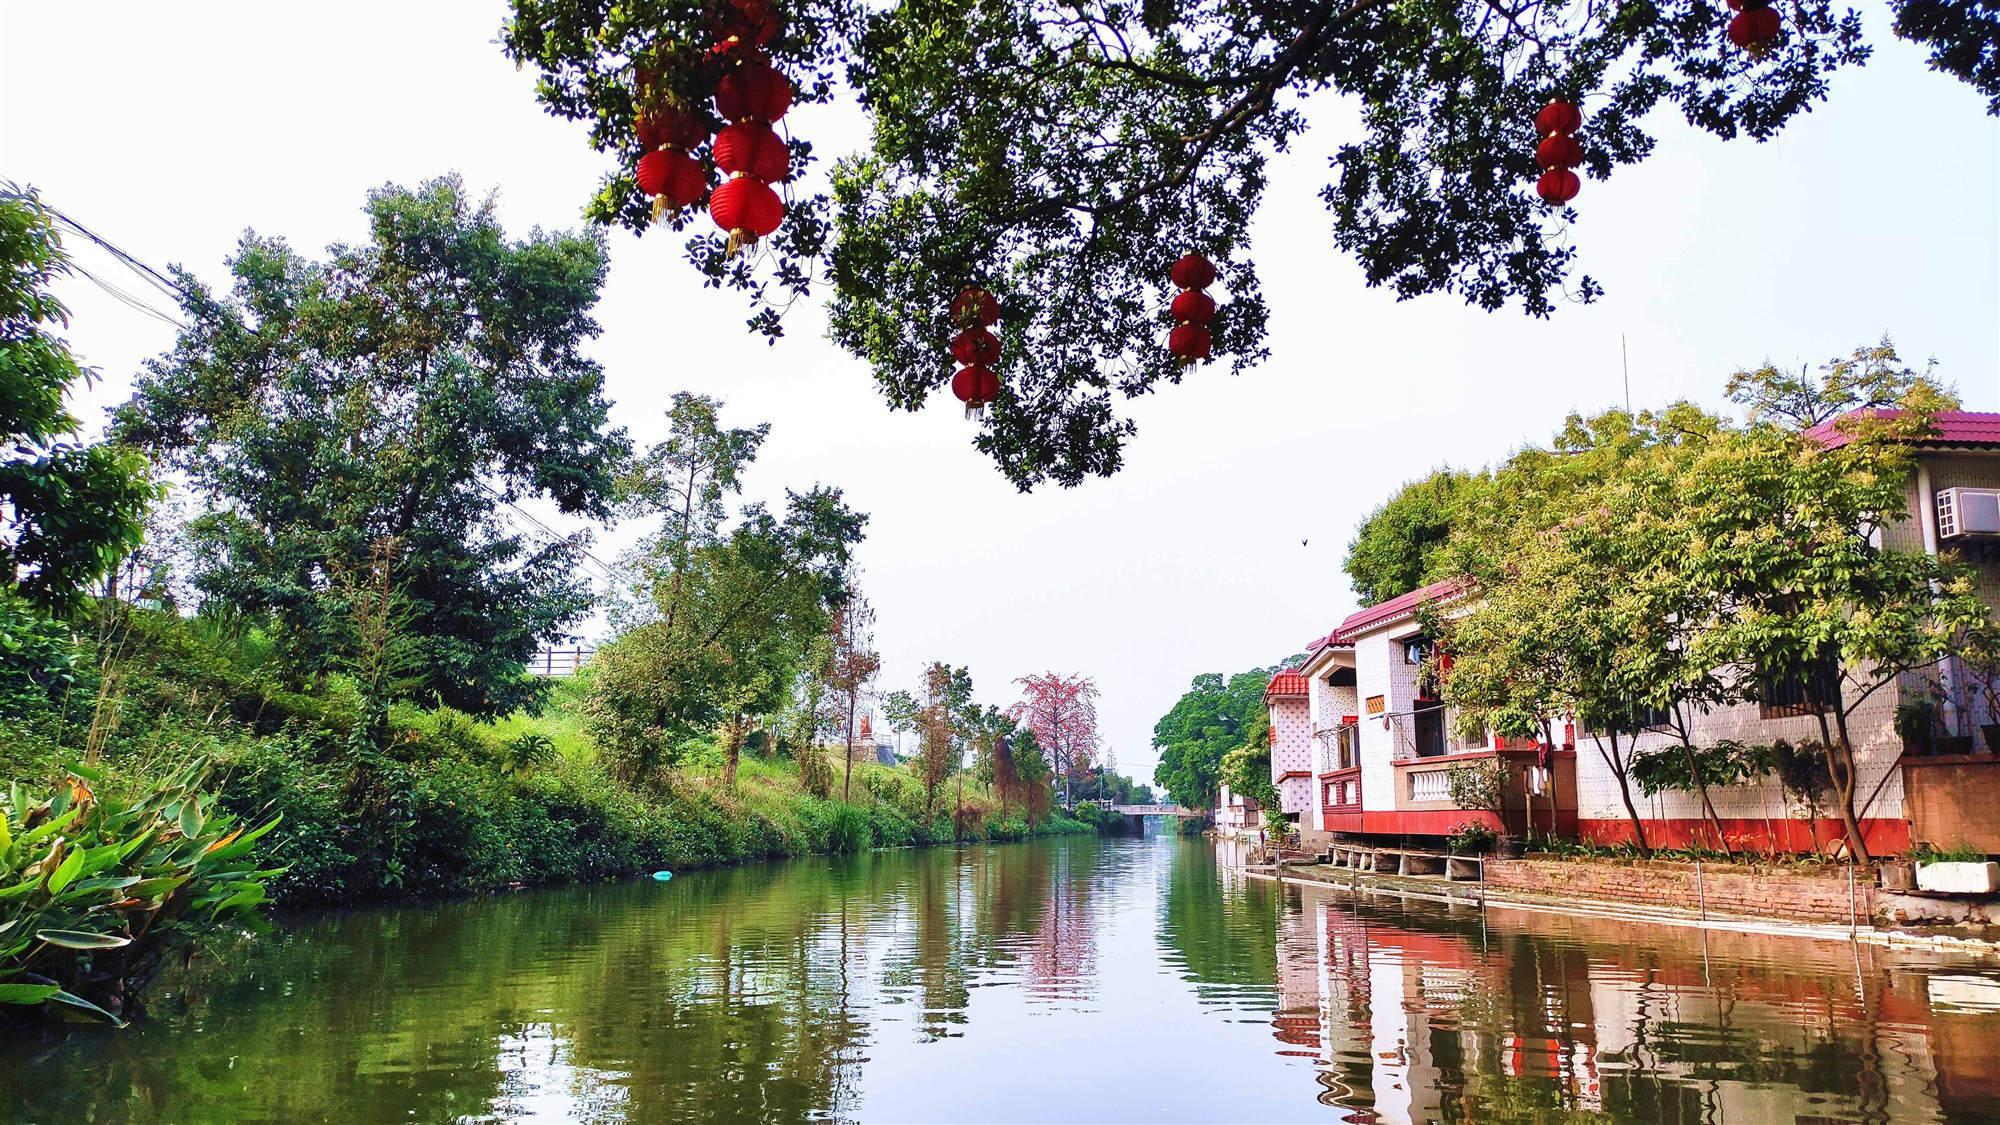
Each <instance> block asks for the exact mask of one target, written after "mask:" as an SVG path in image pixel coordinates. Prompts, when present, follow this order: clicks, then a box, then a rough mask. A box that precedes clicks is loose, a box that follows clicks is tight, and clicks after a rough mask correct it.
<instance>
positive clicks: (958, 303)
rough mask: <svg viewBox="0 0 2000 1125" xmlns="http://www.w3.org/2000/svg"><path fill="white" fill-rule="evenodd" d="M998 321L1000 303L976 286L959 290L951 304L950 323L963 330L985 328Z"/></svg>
mask: <svg viewBox="0 0 2000 1125" xmlns="http://www.w3.org/2000/svg"><path fill="white" fill-rule="evenodd" d="M999 319H1000V302H999V301H997V300H995V299H994V297H993V294H991V293H988V292H987V291H986V290H984V289H981V288H979V287H978V286H977V285H973V286H968V287H967V288H965V289H963V290H960V291H959V294H958V296H957V297H954V298H953V299H952V302H951V322H952V323H953V324H956V325H959V326H960V327H964V328H971V327H973V326H974V325H979V326H982V327H983V326H985V325H989V324H992V323H993V322H994V321H996V320H999Z"/></svg>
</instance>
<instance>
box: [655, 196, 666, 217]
mask: <svg viewBox="0 0 2000 1125" xmlns="http://www.w3.org/2000/svg"><path fill="white" fill-rule="evenodd" d="M666 213H667V197H666V196H664V195H656V196H654V197H653V221H654V222H656V223H657V222H659V221H660V216H661V215H664V214H666Z"/></svg>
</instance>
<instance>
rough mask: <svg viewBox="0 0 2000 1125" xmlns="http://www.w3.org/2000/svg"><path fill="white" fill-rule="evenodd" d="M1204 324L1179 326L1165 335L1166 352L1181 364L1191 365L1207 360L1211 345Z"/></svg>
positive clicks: (1206, 327)
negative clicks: (1199, 360)
mask: <svg viewBox="0 0 2000 1125" xmlns="http://www.w3.org/2000/svg"><path fill="white" fill-rule="evenodd" d="M1213 342H1214V341H1212V340H1211V339H1210V338H1209V335H1208V326H1207V325H1205V324H1180V325H1175V326H1174V330H1173V331H1172V332H1170V333H1168V334H1167V350H1168V351H1169V352H1172V353H1173V355H1174V358H1176V359H1178V360H1180V361H1181V362H1182V363H1193V362H1194V361H1195V360H1198V359H1207V358H1208V352H1209V347H1210V345H1211V344H1212V343H1213Z"/></svg>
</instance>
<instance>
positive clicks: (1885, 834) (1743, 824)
mask: <svg viewBox="0 0 2000 1125" xmlns="http://www.w3.org/2000/svg"><path fill="white" fill-rule="evenodd" d="M1640 823H1642V824H1644V825H1645V827H1646V843H1648V844H1650V845H1652V846H1653V847H1656V848H1686V847H1692V846H1695V845H1700V846H1701V847H1705V848H1713V847H1716V846H1717V841H1716V839H1715V829H1714V828H1713V827H1711V826H1710V825H1709V823H1708V822H1707V821H1705V820H1703V819H1701V818H1699V817H1668V818H1663V819H1658V820H1655V819H1652V818H1641V821H1640ZM1579 828H1580V830H1581V838H1582V839H1583V840H1584V841H1585V842H1586V843H1592V844H1630V843H1634V842H1635V841H1636V837H1635V835H1634V833H1633V831H1632V822H1631V821H1630V820H1626V819H1619V820H1586V821H1583V822H1582V823H1581V824H1580V825H1579ZM1722 833H1723V838H1724V839H1725V840H1727V841H1728V843H1729V846H1730V847H1731V848H1741V849H1747V850H1749V851H1757V852H1769V851H1783V852H1800V853H1804V852H1810V851H1813V850H1815V849H1816V848H1817V849H1818V850H1821V851H1825V850H1827V847H1828V846H1830V845H1837V844H1838V843H1839V842H1840V841H1841V840H1842V839H1844V838H1845V833H1844V832H1843V831H1842V829H1841V826H1840V821H1839V820H1836V819H1831V818H1828V817H1821V818H1820V819H1819V820H1816V821H1813V822H1812V823H1810V824H1808V823H1807V822H1806V821H1803V820H1769V821H1767V820H1763V819H1761V818H1759V819H1749V818H1731V817H1724V818H1723V820H1722ZM1861 839H1862V841H1863V842H1864V843H1866V844H1867V845H1868V850H1869V852H1870V853H1872V854H1877V855H1893V854H1896V853H1898V852H1904V851H1908V850H1909V848H1910V822H1909V821H1907V820H1901V819H1894V820H1892V819H1889V818H1886V817H1874V818H1870V819H1867V820H1863V821H1862V822H1861ZM1774 844H1775V847H1774V846H1773V845H1774Z"/></svg>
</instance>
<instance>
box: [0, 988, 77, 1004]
mask: <svg viewBox="0 0 2000 1125" xmlns="http://www.w3.org/2000/svg"><path fill="white" fill-rule="evenodd" d="M61 991H62V989H60V988H57V987H56V986H55V985H53V984H0V1004H40V1003H42V1002H43V1001H45V1000H51V999H53V998H54V997H55V994H56V993H58V992H61Z"/></svg>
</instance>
